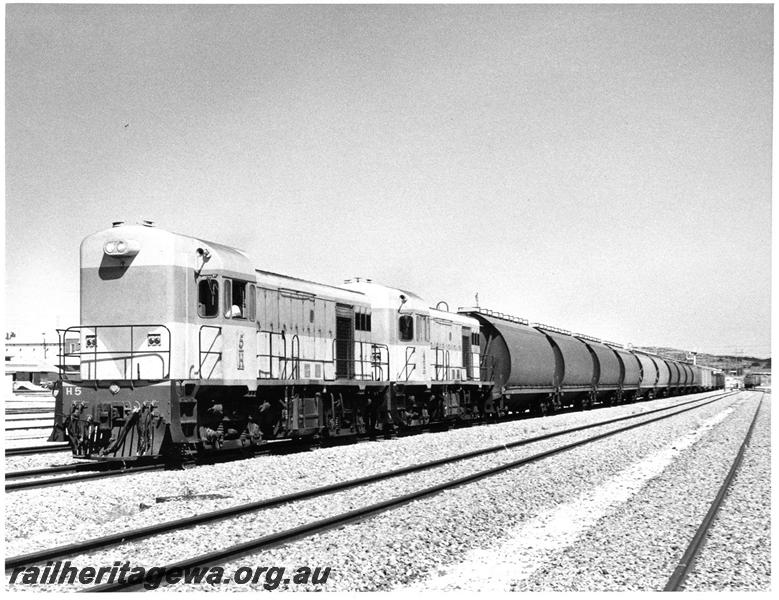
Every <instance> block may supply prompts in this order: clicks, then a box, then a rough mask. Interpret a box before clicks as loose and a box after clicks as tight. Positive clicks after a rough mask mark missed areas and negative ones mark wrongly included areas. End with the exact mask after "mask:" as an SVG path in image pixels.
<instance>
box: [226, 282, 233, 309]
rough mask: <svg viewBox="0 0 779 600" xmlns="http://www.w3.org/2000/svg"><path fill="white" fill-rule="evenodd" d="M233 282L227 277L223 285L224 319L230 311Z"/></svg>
mask: <svg viewBox="0 0 779 600" xmlns="http://www.w3.org/2000/svg"><path fill="white" fill-rule="evenodd" d="M232 284H233V282H232V281H230V280H229V279H225V285H224V311H225V319H229V318H230V315H231V313H232V306H233V285H232Z"/></svg>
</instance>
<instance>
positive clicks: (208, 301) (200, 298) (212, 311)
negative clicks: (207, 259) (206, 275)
mask: <svg viewBox="0 0 779 600" xmlns="http://www.w3.org/2000/svg"><path fill="white" fill-rule="evenodd" d="M218 311H219V283H218V282H217V281H216V280H215V279H203V280H201V281H200V283H198V286H197V314H198V316H201V317H215V316H216V313H217V312H218Z"/></svg>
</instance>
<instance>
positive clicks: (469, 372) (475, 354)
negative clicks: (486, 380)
mask: <svg viewBox="0 0 779 600" xmlns="http://www.w3.org/2000/svg"><path fill="white" fill-rule="evenodd" d="M480 357H481V354H479V353H478V352H474V351H473V350H471V365H470V368H469V369H467V370H466V373H465V376H466V377H467V378H468V380H469V381H473V380H474V379H476V378H475V377H474V372H475V369H474V368H473V365H475V364H477V362H478V361H477V360H474V358H477V359H479V358H480ZM479 379H481V373H480V374H479Z"/></svg>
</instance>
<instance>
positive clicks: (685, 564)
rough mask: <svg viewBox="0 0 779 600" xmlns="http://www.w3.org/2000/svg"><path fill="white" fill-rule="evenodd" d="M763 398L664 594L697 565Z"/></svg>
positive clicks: (740, 459) (750, 436)
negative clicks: (696, 560)
mask: <svg viewBox="0 0 779 600" xmlns="http://www.w3.org/2000/svg"><path fill="white" fill-rule="evenodd" d="M763 398H765V393H763V395H762V396H760V402H759V403H758V405H757V409H756V410H755V415H754V417H752V423H751V424H750V425H749V429H748V430H747V434H746V435H745V436H744V441H743V442H741V447H740V448H739V450H738V453H737V454H736V458H735V459H734V460H733V464H732V465H731V467H730V471H728V474H727V476H726V477H725V480H724V481H723V482H722V485H721V486H720V488H719V491H718V492H717V495H716V496H715V497H714V500H712V502H711V505H710V506H709V510H708V512H707V513H706V516H705V517H703V521H701V524H700V526H699V527H698V530H697V531H696V532H695V535H694V536H693V538H692V540H690V544H689V545H688V546H687V549H686V550H685V551H684V554H683V555H682V557H681V558H680V559H679V562H678V564H677V565H676V568H675V569H674V572H673V573H672V574H671V577H670V578H669V579H668V583H666V584H665V588H663V591H664V592H675V591H678V590H679V589H680V588H681V587H682V585H683V584H684V581H685V579H686V578H687V575H688V574H689V573H690V571H691V570H692V568H693V566H694V565H695V559H696V558H697V556H698V553H699V552H700V550H701V548H702V547H703V543H704V540H705V539H706V534H707V533H708V532H709V529H710V528H711V525H712V523H713V521H714V517H716V516H717V513H718V512H719V509H720V506H722V502H723V500H724V499H725V496H726V495H727V493H728V490H729V489H730V485H731V483H732V482H733V479H734V478H735V476H736V472H737V471H738V468H739V467H740V466H741V462H742V461H743V459H744V452H745V451H746V448H747V445H748V444H749V440H750V439H751V438H752V431H753V430H754V429H755V423H757V416H758V414H759V413H760V408H761V407H762V406H763Z"/></svg>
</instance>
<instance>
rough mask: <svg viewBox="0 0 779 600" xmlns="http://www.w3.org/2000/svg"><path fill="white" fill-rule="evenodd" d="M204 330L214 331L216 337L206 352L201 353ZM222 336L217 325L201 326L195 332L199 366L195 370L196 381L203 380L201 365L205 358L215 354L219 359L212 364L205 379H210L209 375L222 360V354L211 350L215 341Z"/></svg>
mask: <svg viewBox="0 0 779 600" xmlns="http://www.w3.org/2000/svg"><path fill="white" fill-rule="evenodd" d="M204 329H216V330H217V331H216V335H215V336H214V338H213V339H212V340H211V345H210V346H209V347H208V350H206V351H205V352H204V351H203V330H204ZM220 335H222V327H221V326H219V325H201V326H200V329H198V332H197V352H198V361H199V363H200V364H199V365H198V368H197V376H198V379H203V363H204V362H205V360H206V358H207V357H208V356H210V355H211V354H216V355H217V356H218V357H219V358H217V359H216V361H215V362H214V366H213V367H211V371H209V373H208V377H206V379H210V378H211V374H212V373H213V372H214V369H216V365H217V364H219V361H221V360H222V352H221V351H216V350H212V348H213V347H214V344H215V343H216V340H217V339H219V336H220Z"/></svg>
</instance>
